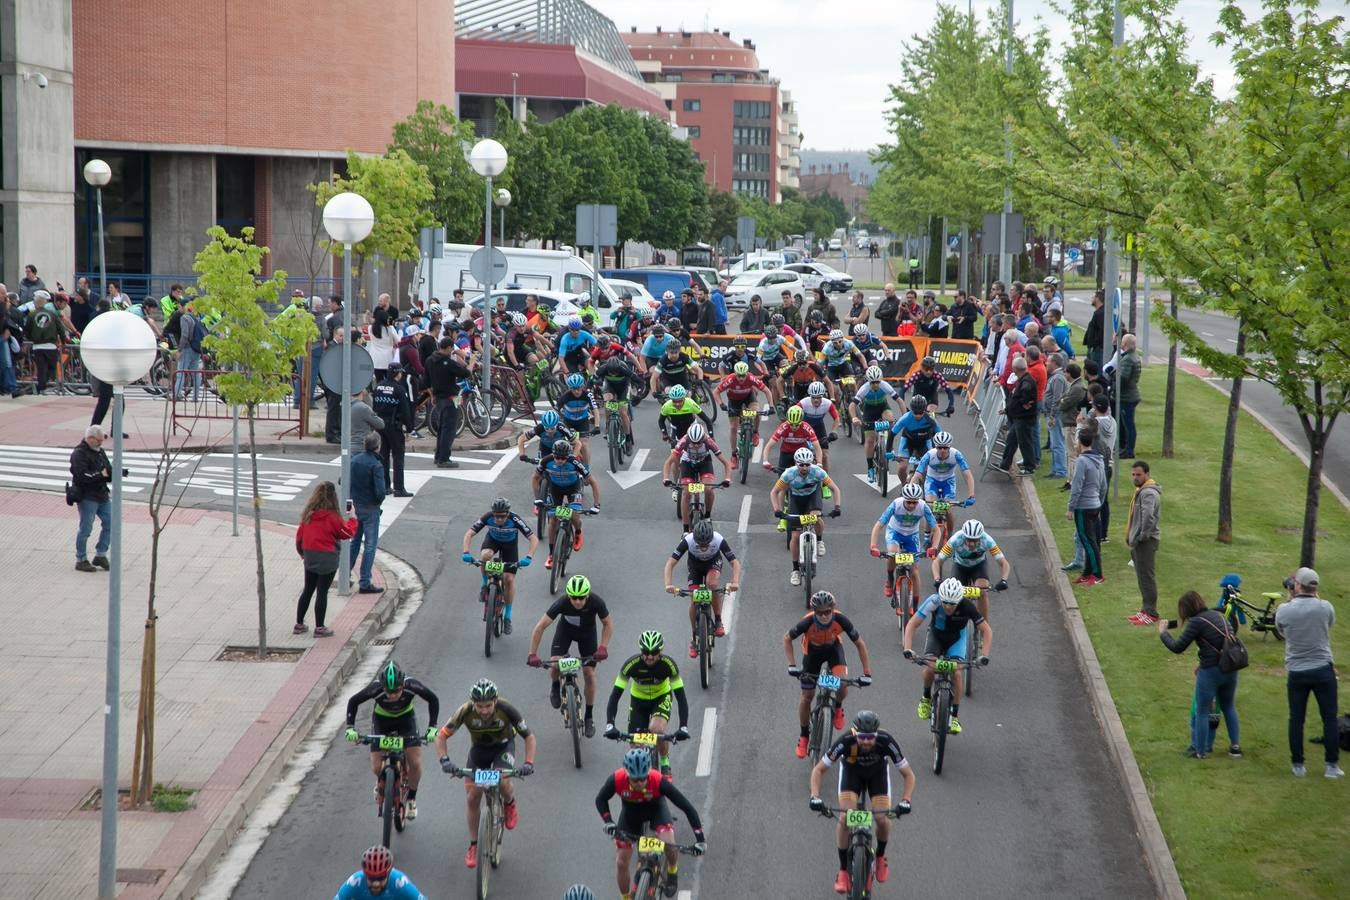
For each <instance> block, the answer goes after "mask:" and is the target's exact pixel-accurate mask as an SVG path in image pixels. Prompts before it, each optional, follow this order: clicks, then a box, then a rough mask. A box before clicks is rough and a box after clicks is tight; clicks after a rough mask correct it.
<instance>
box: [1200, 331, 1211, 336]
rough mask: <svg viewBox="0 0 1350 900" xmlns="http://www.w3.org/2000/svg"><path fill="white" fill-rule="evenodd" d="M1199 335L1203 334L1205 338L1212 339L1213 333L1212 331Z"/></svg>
mask: <svg viewBox="0 0 1350 900" xmlns="http://www.w3.org/2000/svg"><path fill="white" fill-rule="evenodd" d="M1200 333H1201V334H1203V335H1204V336H1205V337H1214V332H1212V331H1202V332H1200Z"/></svg>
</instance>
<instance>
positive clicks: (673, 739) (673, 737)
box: [605, 731, 680, 744]
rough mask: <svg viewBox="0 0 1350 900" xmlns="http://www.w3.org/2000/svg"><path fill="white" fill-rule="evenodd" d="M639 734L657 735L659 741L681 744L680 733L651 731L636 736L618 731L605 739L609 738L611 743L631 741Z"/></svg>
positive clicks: (641, 732)
mask: <svg viewBox="0 0 1350 900" xmlns="http://www.w3.org/2000/svg"><path fill="white" fill-rule="evenodd" d="M638 734H656V739H657V740H658V741H669V742H670V743H672V744H676V743H679V740H680V739H679V732H678V731H668V732H666V733H665V734H659V733H656V732H651V731H640V732H637V733H636V734H635V733H633V732H628V731H616V732H614V733H613V734H606V735H605V737H607V738H609V739H610V740H611V741H631V740H632V739H633V738H635V737H637V735H638Z"/></svg>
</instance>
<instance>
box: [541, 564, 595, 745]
mask: <svg viewBox="0 0 1350 900" xmlns="http://www.w3.org/2000/svg"><path fill="white" fill-rule="evenodd" d="M559 617H561V618H562V621H561V622H559V623H558V629H557V630H556V631H555V632H553V644H552V646H551V647H550V648H549V653H550V655H551V658H552V659H554V660H557V659H561V658H562V657H563V656H565V655H567V653H568V652H569V651H570V650H571V649H572V645H573V644H574V643H575V644H576V645H577V655H578V656H580V657H587V656H589V657H593V659H592V660H591V661H590V662H587V663H585V664H583V666H582V669H581V674H582V679H583V681H584V685H583V694H584V696H585V698H586V720H585V722H586V726H585V727H586V737H594V736H595V724H594V722H593V712H592V711H593V710H594V708H595V666H596V663H598V662H601V661H603V660H605V659H608V658H609V642H610V639H611V638H612V637H613V636H614V622H613V621H612V620H611V618H610V615H609V607H608V606H607V605H605V601H604V600H602V599H601V598H600V595H599V594H596V593H593V592H592V591H591V581H590V579H589V578H587V577H586V576H585V575H573V576H572V577H571V578H569V579H567V585H566V596H565V597H559V598H558V599H557V600H555V601H553V605H552V606H550V607H549V608H548V609H547V610H545V611H544V614H543V615H542V616H540V617H539V621H538V622H536V623H535V626H534V632H533V633H532V634H531V635H530V653H529V656H527V657H526V659H525V662H526V664H527V665H531V666H537V665H539V663H540V662H541V660H540V659H539V656H538V653H539V642H540V641H541V640H543V637H544V632H545V631H547V630H548V626H549V625H551V624H553V622H554V620H555V619H558V618H559ZM597 620H599V622H600V629H601V630H600V636H599V638H597V637H596V634H595V623H596V621H597ZM549 677H550V678H552V679H553V686H552V688H551V689H550V695H549V701H550V702H551V703H552V704H553V708H554V709H561V708H562V694H561V689H560V685H559V682H558V669H557V667H556V666H554V667H553V668H551V669H550V670H549Z"/></svg>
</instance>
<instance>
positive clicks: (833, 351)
mask: <svg viewBox="0 0 1350 900" xmlns="http://www.w3.org/2000/svg"><path fill="white" fill-rule="evenodd" d="M820 350H821V353H822V354H824V356H825V374H826V375H827V376H828V383H829V386H830V399H831V400H833V401H835V402H836V403H838V402H839V379H841V378H843V377H844V376H845V375H852V374H853V372H854V366H857V371H859V372H861V371H863V370H864V369H866V368H867V360H865V359H864V358H863V355H862V352H861V351H860V350H859V349H858V348H857V347H856V346H855V345H854V343H853V342H852V341H850V340H849V339H848V338H846V337H844V332H842V331H840V330H839V329H838V328H836V329H834V330H833V331H831V332H830V339H829V340H828V341H826V342H825V344H824V346H822V347H821V348H820Z"/></svg>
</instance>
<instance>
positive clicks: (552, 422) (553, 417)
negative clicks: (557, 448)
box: [516, 409, 576, 462]
mask: <svg viewBox="0 0 1350 900" xmlns="http://www.w3.org/2000/svg"><path fill="white" fill-rule="evenodd" d="M575 437H576V435H574V434H573V433H572V432H571V431H570V430H569V429H568V428H566V427H564V426H563V425H562V423H561V420H560V419H559V417H558V414H557V412H555V411H554V410H551V409H546V410H544V411H543V412H541V413H540V414H539V424H538V425H536V426H534V427H533V428H531V429H529V430H528V431H522V432H521V433H520V436H519V437H518V438H516V450H517V451H518V452H519V453H520V459H521V461H522V462H534V459H533V458H532V457H529V456H526V455H525V445H526V444H527V443H528V442H529V440H530V439H531V438H539V455H540V457H544V456H548V455H549V454H550V453H552V452H553V445H554V444H556V443H557V442H558V441H567V442H568V443H569V444H570V443H571V442H572V441H573V439H575Z"/></svg>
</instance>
